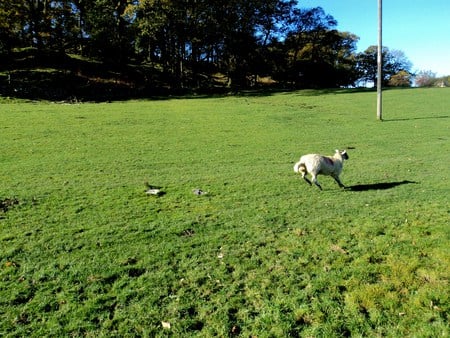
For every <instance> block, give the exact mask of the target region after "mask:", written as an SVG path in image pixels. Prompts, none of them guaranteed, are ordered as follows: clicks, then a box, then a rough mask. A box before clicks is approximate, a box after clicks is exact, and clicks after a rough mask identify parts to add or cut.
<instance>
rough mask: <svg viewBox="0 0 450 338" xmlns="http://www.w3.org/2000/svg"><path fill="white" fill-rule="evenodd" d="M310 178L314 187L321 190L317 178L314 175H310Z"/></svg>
mask: <svg viewBox="0 0 450 338" xmlns="http://www.w3.org/2000/svg"><path fill="white" fill-rule="evenodd" d="M311 176H312V181H313V182H314V184H315V185H317V186H318V187H319V189H320V190H322V186H321V185H320V183H319V182H318V181H317V177H316V175H311Z"/></svg>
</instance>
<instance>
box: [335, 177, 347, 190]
mask: <svg viewBox="0 0 450 338" xmlns="http://www.w3.org/2000/svg"><path fill="white" fill-rule="evenodd" d="M333 178H334V180H335V181H336V183H337V184H339V187H341V188H344V189H345V185H343V184H342V182H341V180H340V179H339V177H336V176H333Z"/></svg>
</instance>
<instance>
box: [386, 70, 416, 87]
mask: <svg viewBox="0 0 450 338" xmlns="http://www.w3.org/2000/svg"><path fill="white" fill-rule="evenodd" d="M411 83H412V75H411V73H409V72H407V71H406V70H401V71H399V72H398V73H396V74H394V75H392V76H391V78H390V79H389V82H388V85H389V86H390V87H411Z"/></svg>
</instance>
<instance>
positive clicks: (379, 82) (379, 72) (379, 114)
mask: <svg viewBox="0 0 450 338" xmlns="http://www.w3.org/2000/svg"><path fill="white" fill-rule="evenodd" d="M382 3H383V0H378V53H377V66H378V69H377V119H378V120H380V121H382V120H383V117H382V110H383V100H382V90H381V87H382V79H383V53H382V51H383V42H382V38H383V32H382V26H383V4H382Z"/></svg>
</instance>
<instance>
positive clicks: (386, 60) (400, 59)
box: [357, 46, 411, 85]
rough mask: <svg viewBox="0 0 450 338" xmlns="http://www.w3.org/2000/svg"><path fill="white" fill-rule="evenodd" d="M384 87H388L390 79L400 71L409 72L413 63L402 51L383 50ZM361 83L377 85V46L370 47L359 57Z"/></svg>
mask: <svg viewBox="0 0 450 338" xmlns="http://www.w3.org/2000/svg"><path fill="white" fill-rule="evenodd" d="M382 60H383V64H382V73H383V79H382V83H383V85H388V83H389V79H390V78H391V77H392V76H393V75H395V74H397V73H399V72H400V71H406V72H409V71H410V69H411V62H410V61H409V60H408V58H407V57H406V56H405V54H404V53H403V52H402V51H399V50H392V51H390V50H389V48H387V47H383V48H382ZM357 68H358V72H359V81H362V82H372V83H373V84H374V85H376V83H377V46H370V47H369V48H367V49H366V50H365V51H364V52H363V53H359V54H358V55H357Z"/></svg>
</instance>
